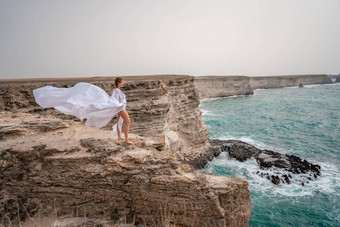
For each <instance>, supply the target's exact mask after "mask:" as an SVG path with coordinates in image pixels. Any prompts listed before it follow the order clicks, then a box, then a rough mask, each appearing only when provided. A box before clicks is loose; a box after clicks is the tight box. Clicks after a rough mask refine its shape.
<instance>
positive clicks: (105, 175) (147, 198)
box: [0, 76, 251, 226]
mask: <svg viewBox="0 0 340 227" xmlns="http://www.w3.org/2000/svg"><path fill="white" fill-rule="evenodd" d="M124 79H125V81H126V84H125V86H124V89H123V91H124V93H125V94H126V96H127V101H128V107H127V109H128V112H129V114H130V117H131V120H132V125H131V132H132V133H131V138H132V140H133V141H134V142H135V144H134V145H132V146H131V145H126V144H124V143H122V142H120V141H115V140H113V139H111V138H110V137H109V131H108V130H106V129H95V128H86V127H85V126H84V124H83V123H82V122H80V121H79V120H76V119H75V118H73V117H71V116H67V115H64V114H61V113H59V112H58V111H56V110H53V109H47V110H46V109H45V110H44V109H42V108H40V107H39V106H38V105H37V104H35V102H34V99H33V95H32V90H33V89H35V88H37V87H41V86H44V85H53V86H58V87H70V86H73V85H74V84H76V83H77V82H79V81H85V82H91V83H92V84H95V85H98V86H100V87H102V88H103V89H104V90H106V91H107V92H109V93H110V91H111V90H112V88H113V81H111V80H109V79H103V78H97V79H92V80H85V79H81V80H79V81H77V80H55V81H21V82H20V81H14V82H13V81H12V82H9V81H6V82H4V81H2V82H1V83H0V92H1V94H0V95H1V96H0V97H1V98H0V105H1V106H0V108H1V110H0V157H1V159H0V179H1V181H0V192H1V193H0V195H1V196H0V203H1V206H0V223H1V224H3V225H8V224H10V223H12V224H18V223H19V220H20V221H21V222H23V221H24V220H27V219H32V220H35V221H37V220H40V219H41V218H40V217H51V215H52V216H53V217H54V218H55V219H62V220H63V217H64V219H65V217H66V216H71V217H77V218H78V219H77V220H78V221H79V218H80V217H82V219H81V220H82V221H83V222H82V224H84V225H89V223H86V222H88V221H91V223H92V225H94V224H102V225H105V224H109V225H114V224H118V223H124V222H125V223H134V224H146V225H151V226H162V225H167V224H176V225H183V226H247V224H248V220H249V216H250V209H251V205H250V193H249V190H248V184H247V182H246V181H244V180H242V179H238V178H236V179H235V178H228V177H222V176H213V175H211V174H206V173H202V172H200V171H197V170H196V169H195V166H196V167H197V166H201V165H202V163H204V162H206V160H207V159H209V158H211V157H213V154H211V153H209V145H208V134H207V129H206V127H205V126H204V124H203V122H202V120H201V113H200V111H199V110H198V104H199V100H198V97H197V94H196V91H195V87H194V78H193V77H189V76H164V77H157V76H154V77H126V78H124ZM113 123H114V122H112V123H111V125H112V124H113ZM107 128H108V129H109V128H110V126H108V127H107ZM29 217H31V218H29ZM37 217H38V218H37ZM84 217H85V218H84ZM81 220H80V221H81ZM91 223H90V224H91Z"/></svg>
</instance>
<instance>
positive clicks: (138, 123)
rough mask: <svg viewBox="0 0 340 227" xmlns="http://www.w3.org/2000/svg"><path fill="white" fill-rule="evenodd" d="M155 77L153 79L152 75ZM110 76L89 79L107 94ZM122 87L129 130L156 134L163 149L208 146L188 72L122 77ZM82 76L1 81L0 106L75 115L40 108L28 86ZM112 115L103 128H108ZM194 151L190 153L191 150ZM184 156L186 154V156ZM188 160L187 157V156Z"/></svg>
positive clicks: (60, 82)
mask: <svg viewBox="0 0 340 227" xmlns="http://www.w3.org/2000/svg"><path fill="white" fill-rule="evenodd" d="M155 78H156V79H155ZM113 79H114V78H112V80H108V81H103V80H100V79H97V80H92V81H89V82H91V83H92V84H94V85H97V86H99V87H101V88H103V89H104V90H105V91H106V92H108V93H109V94H111V92H112V89H113V88H114V86H113ZM124 79H125V85H124V88H123V89H122V90H123V92H124V93H125V95H126V97H127V100H128V105H127V111H128V112H129V115H130V118H131V121H132V125H131V128H130V130H131V132H132V133H136V134H138V135H145V136H158V137H162V138H164V146H165V149H166V150H172V151H173V152H176V151H179V149H180V151H181V152H178V153H177V156H178V157H180V156H181V154H183V153H185V152H189V153H191V155H193V158H195V157H194V156H195V154H197V155H201V153H202V152H203V153H204V152H205V151H207V150H208V149H209V147H208V146H209V145H208V130H207V128H206V126H205V124H204V123H203V122H202V120H201V112H200V111H199V109H198V108H197V107H198V104H199V99H198V97H197V93H196V91H195V85H194V78H193V77H190V76H173V77H171V79H170V77H167V76H163V77H159V78H157V77H152V76H146V77H126V78H124ZM80 81H84V80H79V81H78V80H56V81H48V82H44V81H36V82H30V81H24V82H3V83H2V84H0V109H2V110H15V111H21V110H23V109H26V110H27V111H28V110H29V111H37V112H41V111H42V112H44V113H46V114H51V115H53V116H56V117H58V118H61V119H75V120H76V118H74V117H72V116H67V115H64V114H62V113H60V112H58V111H55V110H53V109H49V110H47V111H46V110H42V109H41V108H39V107H38V105H37V104H36V103H35V101H34V97H33V94H32V90H33V89H36V88H39V87H42V86H46V85H52V86H56V87H71V86H74V85H75V84H76V83H78V82H80ZM85 82H86V80H85ZM115 122H116V119H114V120H113V121H111V123H110V124H108V125H107V126H106V127H105V129H111V128H112V126H113V125H114V123H115ZM193 153H194V154H193ZM187 158H188V157H187ZM188 161H190V160H188Z"/></svg>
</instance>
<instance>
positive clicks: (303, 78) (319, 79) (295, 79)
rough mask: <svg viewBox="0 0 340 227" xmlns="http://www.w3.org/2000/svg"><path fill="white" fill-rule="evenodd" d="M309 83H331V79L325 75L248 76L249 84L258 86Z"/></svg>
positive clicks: (290, 85) (273, 86)
mask: <svg viewBox="0 0 340 227" xmlns="http://www.w3.org/2000/svg"><path fill="white" fill-rule="evenodd" d="M300 83H302V84H303V85H310V84H331V83H332V80H331V79H330V78H329V77H328V76H327V75H326V74H321V75H295V76H294V75H292V76H270V77H265V76H262V77H250V86H251V87H252V88H253V89H258V88H280V87H293V86H299V84H300Z"/></svg>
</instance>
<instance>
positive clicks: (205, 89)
mask: <svg viewBox="0 0 340 227" xmlns="http://www.w3.org/2000/svg"><path fill="white" fill-rule="evenodd" d="M195 86H196V89H197V91H198V94H199V98H200V99H206V98H217V97H225V96H231V95H248V94H253V93H254V92H253V89H252V88H251V87H250V82H249V77H246V76H199V77H196V78H195Z"/></svg>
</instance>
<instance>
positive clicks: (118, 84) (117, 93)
mask: <svg viewBox="0 0 340 227" xmlns="http://www.w3.org/2000/svg"><path fill="white" fill-rule="evenodd" d="M123 86H124V80H123V78H121V77H117V78H116V79H115V89H114V90H113V92H112V96H111V97H113V98H115V99H117V100H118V101H119V102H121V103H124V109H123V110H121V111H120V112H119V113H118V114H117V124H116V125H114V126H113V128H112V129H113V131H112V136H113V137H116V136H115V135H116V133H115V130H117V136H118V140H123V138H122V137H121V134H120V131H121V128H122V124H123V122H122V121H124V122H125V125H124V135H125V143H127V144H133V143H132V142H131V141H130V140H129V137H128V132H129V128H130V124H131V121H130V117H129V114H128V112H127V111H126V109H125V107H126V99H125V94H124V93H123V92H122V91H121V90H120V89H121V88H122V87H123ZM121 119H123V120H121ZM115 126H116V127H115Z"/></svg>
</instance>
